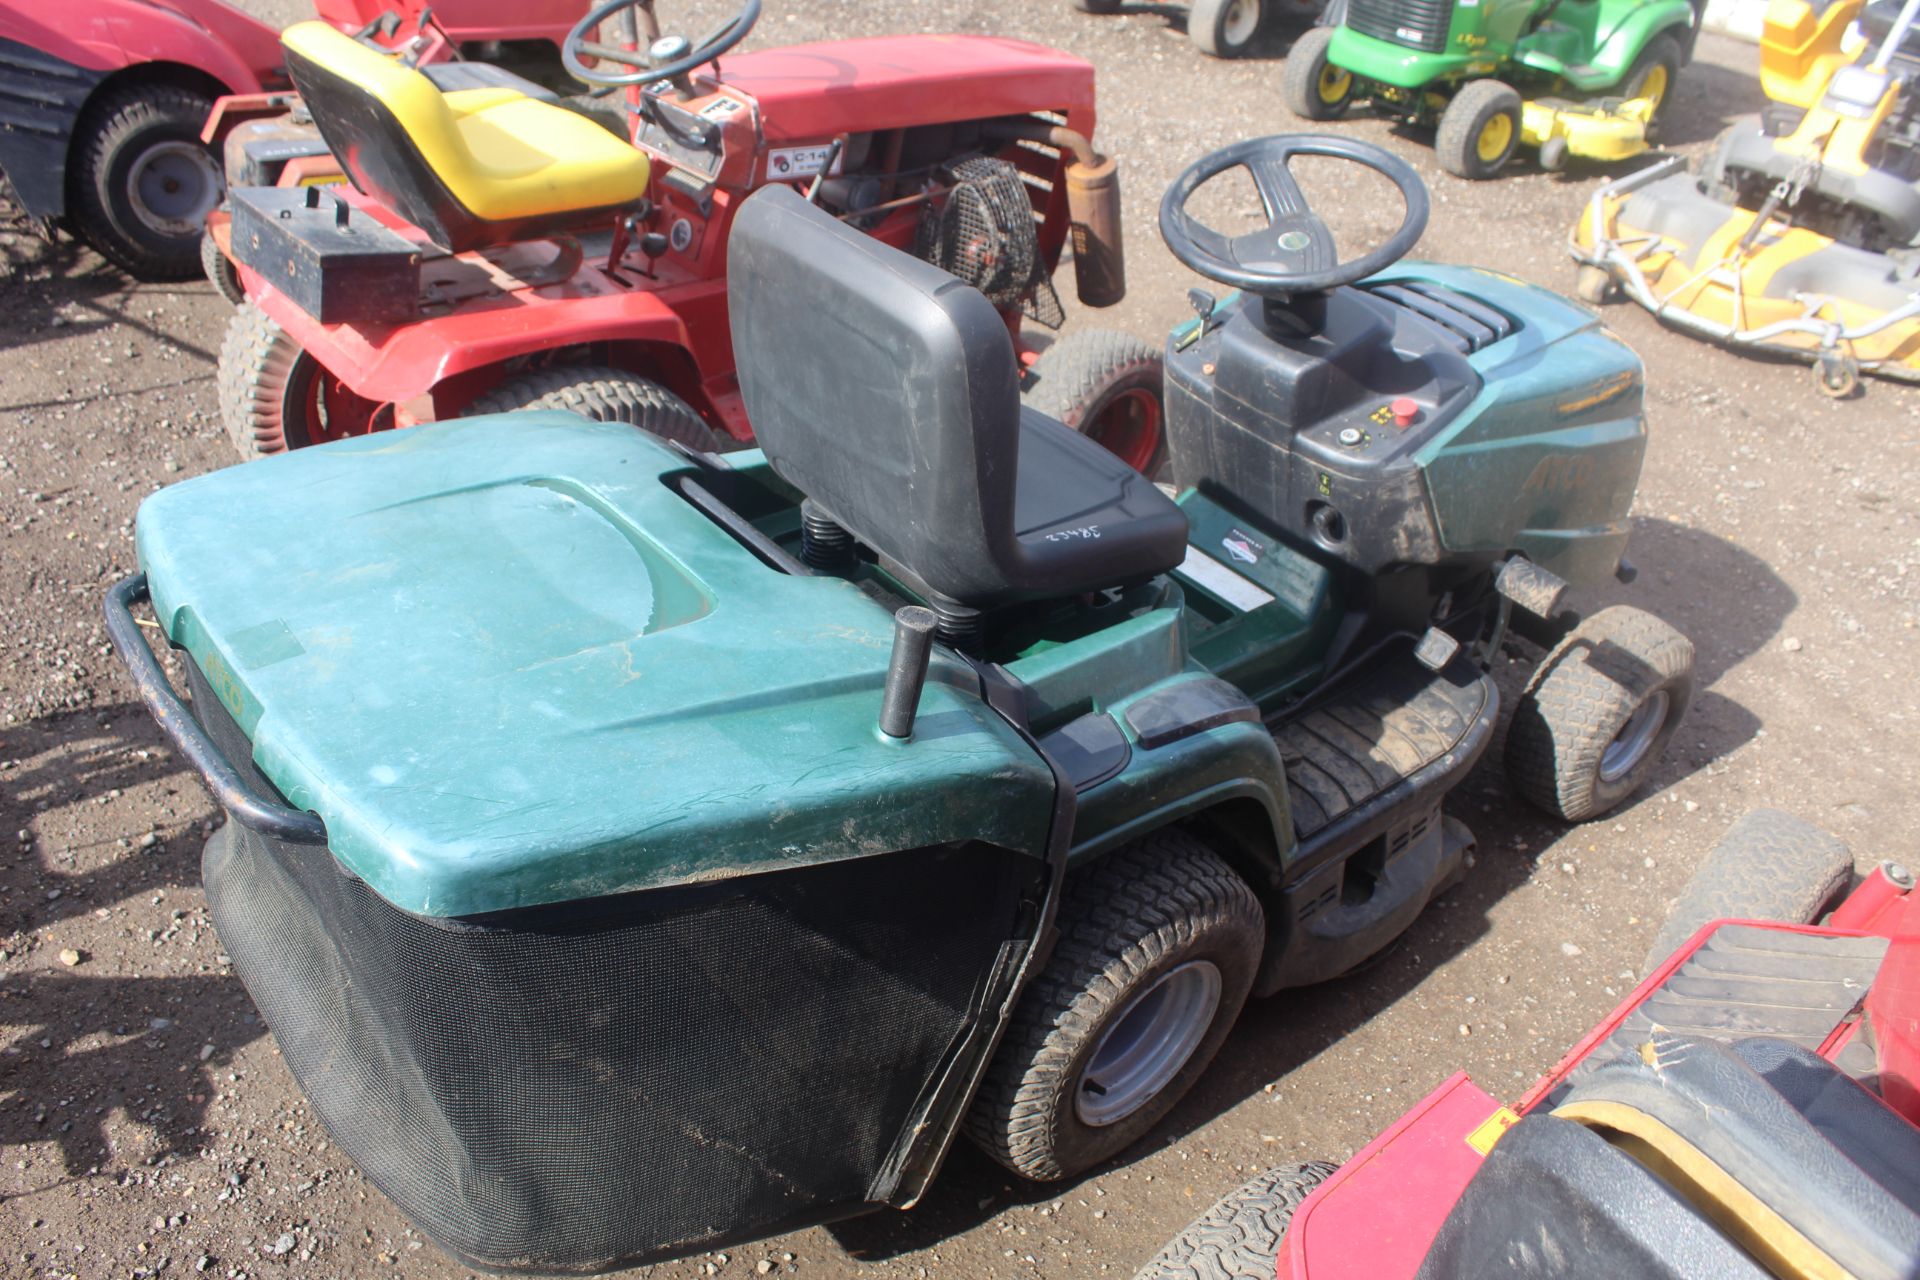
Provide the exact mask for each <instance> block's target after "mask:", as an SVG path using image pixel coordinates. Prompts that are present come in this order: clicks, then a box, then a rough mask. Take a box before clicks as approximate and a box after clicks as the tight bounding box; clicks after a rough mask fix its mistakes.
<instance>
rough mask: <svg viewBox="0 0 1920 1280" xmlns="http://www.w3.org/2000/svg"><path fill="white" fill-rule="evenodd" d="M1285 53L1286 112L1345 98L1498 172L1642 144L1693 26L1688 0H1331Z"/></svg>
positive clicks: (1457, 161) (1633, 149)
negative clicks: (1524, 149) (1522, 152)
mask: <svg viewBox="0 0 1920 1280" xmlns="http://www.w3.org/2000/svg"><path fill="white" fill-rule="evenodd" d="M1322 21H1323V25H1321V26H1318V27H1315V28H1314V29H1313V30H1311V31H1309V32H1307V33H1306V34H1305V35H1303V36H1302V37H1300V39H1299V41H1298V42H1297V43H1296V44H1295V45H1294V47H1293V51H1292V52H1291V53H1290V54H1289V55H1288V57H1287V67H1286V74H1285V78H1284V80H1283V82H1282V92H1283V95H1284V96H1285V98H1286V101H1287V106H1288V108H1289V109H1291V110H1292V111H1293V113H1294V114H1295V115H1298V116H1300V117H1302V118H1303V119H1307V120H1323V121H1324V120H1334V119H1338V118H1339V117H1340V116H1342V115H1344V114H1345V113H1346V111H1347V109H1348V108H1349V107H1350V106H1352V105H1353V103H1355V102H1357V101H1360V100H1363V99H1364V100H1368V101H1371V102H1372V104H1373V106H1374V109H1375V110H1376V111H1380V112H1382V113H1384V114H1386V115H1388V116H1391V117H1393V118H1395V119H1398V120H1401V121H1403V122H1405V123H1407V124H1410V125H1413V126H1415V127H1417V128H1422V129H1433V130H1434V131H1435V133H1434V142H1433V146H1434V153H1435V156H1436V158H1437V159H1438V160H1439V161H1440V167H1441V168H1443V169H1445V170H1446V171H1447V172H1448V173H1451V174H1453V175H1454V176H1456V177H1460V178H1472V179H1482V178H1491V177H1493V176H1494V175H1496V174H1498V173H1499V172H1500V171H1501V170H1502V169H1503V168H1505V167H1506V164H1507V162H1508V161H1509V160H1511V159H1512V158H1513V155H1514V152H1515V151H1517V150H1518V149H1519V147H1520V146H1521V145H1522V144H1523V143H1524V144H1525V145H1526V146H1528V147H1531V148H1534V149H1536V150H1537V151H1538V153H1539V157H1540V164H1541V167H1542V168H1545V169H1552V170H1557V169H1560V168H1562V167H1563V166H1564V165H1565V164H1566V163H1567V158H1568V157H1569V156H1584V157H1587V158H1590V159H1596V160H1621V159H1625V158H1626V157H1628V156H1632V155H1637V154H1639V153H1640V152H1642V151H1645V150H1646V149H1647V146H1648V144H1649V142H1650V141H1651V140H1652V139H1653V137H1654V134H1655V131H1656V130H1657V128H1658V126H1659V124H1660V118H1661V113H1662V111H1663V109H1664V108H1665V107H1666V105H1667V103H1668V101H1669V100H1670V99H1671V98H1672V95H1673V89H1674V84H1675V81H1676V79H1677V78H1678V76H1679V74H1680V68H1681V67H1682V66H1684V65H1685V64H1686V63H1687V62H1689V61H1691V60H1692V58H1693V43H1694V38H1695V36H1696V35H1697V34H1698V31H1699V25H1700V24H1699V10H1698V8H1697V6H1696V3H1695V0H1334V3H1333V4H1332V5H1330V6H1329V7H1328V10H1327V13H1326V16H1325V18H1324V19H1323V20H1322Z"/></svg>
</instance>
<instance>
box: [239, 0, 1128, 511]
mask: <svg viewBox="0 0 1920 1280" xmlns="http://www.w3.org/2000/svg"><path fill="white" fill-rule="evenodd" d="M759 10H760V5H759V0H747V2H746V3H745V5H744V6H743V8H742V9H741V10H740V12H739V13H738V14H737V15H736V16H735V17H734V18H733V19H732V20H730V21H729V22H728V23H726V24H724V25H723V26H721V27H720V28H719V29H717V30H716V31H714V32H713V33H711V34H710V35H708V36H706V37H705V38H703V39H702V40H701V41H700V42H699V43H698V44H694V43H691V42H689V41H687V40H685V39H684V38H681V37H678V36H665V37H661V36H659V35H658V27H657V24H656V22H655V19H654V15H653V6H652V3H651V0H608V2H607V3H603V4H600V5H598V6H597V7H595V8H594V9H592V10H591V11H590V12H588V13H587V14H586V16H585V17H584V18H582V19H581V21H580V22H579V23H578V24H577V25H576V26H575V27H574V29H573V30H572V31H571V32H570V33H569V34H568V36H567V39H566V42H565V44H564V48H563V56H564V59H565V62H566V65H567V68H568V70H569V71H571V72H572V73H573V74H574V75H575V76H576V77H578V78H579V79H581V80H583V81H585V82H587V83H590V84H593V85H597V86H599V87H601V88H603V89H607V90H618V91H620V93H619V95H618V96H609V97H607V98H605V99H603V100H602V103H603V106H610V107H612V108H615V109H616V112H617V113H618V114H619V118H620V120H621V122H622V123H623V124H624V125H625V126H626V129H627V131H626V132H624V133H622V134H621V135H619V136H616V135H615V134H613V133H610V132H608V131H607V129H605V128H603V127H602V123H601V122H600V121H599V117H601V116H603V115H604V110H602V111H597V112H589V111H588V109H587V108H584V107H583V106H582V104H581V103H580V102H579V101H578V100H573V101H566V102H563V101H560V100H558V99H556V98H554V97H553V96H552V95H550V94H545V93H543V92H542V91H541V90H540V89H539V88H538V87H537V86H534V85H530V84H528V83H526V82H524V81H520V80H518V79H517V78H515V77H513V76H512V75H510V74H508V73H506V72H503V71H500V70H498V69H496V68H491V67H487V66H484V65H480V64H475V63H461V64H454V65H450V66H440V67H432V68H424V69H415V68H410V67H407V66H404V65H402V64H401V63H400V62H397V61H396V60H394V59H392V58H388V57H384V56H382V55H381V54H380V53H379V52H378V51H375V50H373V49H370V48H368V47H366V46H365V45H363V44H357V43H355V42H353V41H351V40H348V39H346V38H344V37H342V36H340V35H339V34H338V33H337V32H334V31H331V30H329V29H327V28H325V27H322V26H320V25H318V24H302V25H299V26H296V27H293V28H290V29H289V30H288V31H287V33H286V34H285V37H284V43H285V46H286V57H287V67H288V71H289V73H290V74H291V75H292V77H293V80H294V83H295V85H296V87H297V88H298V89H299V91H300V95H301V100H302V103H303V105H304V109H305V111H306V112H307V113H309V114H310V115H311V117H312V120H313V123H314V124H315V125H316V126H317V127H318V130H319V132H320V134H321V135H323V136H324V138H325V141H326V143H327V146H328V147H329V148H330V150H331V152H332V154H333V157H334V158H335V159H336V160H337V161H338V163H339V164H340V166H341V167H342V168H343V169H344V171H345V173H346V176H347V177H348V179H349V181H350V184H351V185H350V187H349V186H341V187H334V188H328V189H326V190H314V189H302V188H300V187H299V186H297V185H296V184H295V182H294V181H292V180H289V179H287V178H285V177H284V176H283V178H282V179H281V185H279V186H277V187H264V188H239V187H236V189H235V192H234V195H233V200H232V216H231V221H230V223H229V222H228V220H227V219H225V218H224V217H222V216H220V215H216V216H215V217H214V219H213V220H212V221H211V222H210V233H211V235H212V237H213V238H214V239H215V240H216V241H217V242H219V243H222V244H223V245H225V246H227V249H228V252H229V253H230V254H231V257H232V260H233V261H234V262H235V263H236V264H237V265H238V268H239V276H240V279H241V281H242V283H243V285H244V288H245V302H244V303H243V304H242V305H241V306H240V307H239V309H238V311H237V312H236V314H235V316H234V318H233V321H232V324H231V327H230V328H229V330H228V334H227V338H226V342H225V344H224V346H223V347H222V350H221V360H220V391H221V398H222V402H223V406H224V413H225V417H226V421H227V426H228V429H229V430H230V431H231V433H232V434H233V437H234V442H235V444H236V445H237V446H238V447H239V449H240V451H241V453H242V454H243V455H245V456H253V455H256V454H261V453H273V452H278V451H281V450H284V449H292V448H299V447H301V446H304V445H309V444H315V443H319V442H321V441H326V440H335V439H340V438H343V437H347V436H355V435H362V434H365V433H367V432H371V431H379V430H384V429H387V428H390V427H405V426H411V425H413V424H415V423H421V422H428V421H433V420H436V419H442V418H451V417H459V416H465V415H469V414H475V413H493V412H501V411H507V410H516V409H536V408H561V409H571V410H574V411H576V412H578V413H581V414H584V415H586V416H587V417H589V418H594V419H597V420H603V421H607V420H618V421H624V422H629V423H633V424H634V425H637V426H640V427H642V428H644V429H647V430H649V431H652V432H654V433H655V434H657V435H660V436H663V437H665V438H667V439H670V440H677V441H679V442H681V443H683V444H686V445H689V446H692V447H694V448H698V449H702V450H713V449H719V448H726V447H731V446H734V445H737V444H740V443H745V442H747V441H750V440H751V439H752V438H753V432H752V428H751V427H750V426H749V424H748V422H747V419H746V414H745V412H744V410H743V409H742V406H741V398H740V392H739V385H738V382H737V379H736V378H735V375H734V363H733V351H732V344H731V340H730V338H729V334H728V319H727V281H726V266H725V264H726V247H727V233H728V227H729V225H730V222H731V220H732V217H733V215H734V212H735V210H736V209H737V208H738V207H739V204H740V202H741V201H742V200H743V199H744V198H745V197H746V195H747V194H748V193H750V192H751V191H753V190H755V189H756V188H758V187H761V186H765V185H767V184H770V183H782V184H788V185H791V186H793V187H794V188H795V189H797V190H800V191H802V192H803V193H804V194H805V195H806V196H807V198H808V199H809V200H810V201H812V202H814V203H815V204H818V205H819V206H821V207H822V208H824V209H826V210H828V211H829V212H831V213H833V214H834V215H835V216H837V217H839V218H840V219H842V220H843V221H845V222H847V223H849V224H850V225H853V226H856V227H858V228H860V229H862V230H864V231H866V232H868V233H869V234H871V235H873V236H874V237H876V238H878V239H880V240H883V241H885V242H887V243H890V244H892V245H895V246H897V247H900V248H906V249H910V250H911V251H913V252H914V253H915V254H917V255H918V256H920V257H921V258H923V259H925V260H927V261H930V262H933V263H935V264H936V265H938V266H940V267H942V268H944V269H945V270H947V271H949V272H951V273H953V274H954V275H956V276H958V277H960V278H961V279H963V280H965V281H967V282H968V283H969V284H972V285H974V286H976V287H977V288H979V289H980V290H981V292H983V293H984V294H986V295H987V297H988V298H989V299H990V300H991V301H992V302H993V303H994V305H995V306H996V307H997V308H998V309H999V310H1000V312H1001V314H1002V316H1004V317H1005V319H1006V322H1007V325H1008V327H1009V329H1010V330H1012V331H1013V332H1014V334H1015V336H1016V338H1017V336H1018V334H1019V328H1020V323H1021V321H1022V319H1023V318H1030V319H1033V320H1035V321H1037V322H1039V323H1041V324H1044V325H1047V326H1049V327H1058V326H1059V324H1060V323H1061V321H1062V319H1063V315H1062V312H1061V309H1060V304H1059V299H1058V297H1057V296H1056V295H1055V294H1054V292H1053V287H1052V284H1051V276H1052V272H1053V269H1054V267H1055V266H1056V265H1057V264H1058V261H1059V258H1060V254H1061V250H1062V248H1063V247H1064V246H1065V244H1066V243H1067V240H1068V238H1069V235H1071V237H1072V239H1073V242H1074V266H1075V274H1076V278H1077V284H1078V292H1079V296H1080V299H1081V300H1082V301H1083V302H1085V303H1087V304H1089V305H1093V306H1106V305H1110V304H1112V303H1114V302H1117V301H1119V299H1120V298H1121V297H1122V296H1123V294H1124V292H1125V279H1124V270H1123V266H1122V261H1121V256H1120V225H1119V208H1120V206H1119V186H1118V182H1117V176H1116V169H1115V167H1114V164H1113V162H1112V161H1111V160H1107V159H1105V158H1102V157H1100V156H1098V155H1096V154H1095V152H1094V150H1093V148H1092V145H1091V143H1090V142H1089V141H1088V139H1089V138H1090V136H1091V135H1092V133H1093V127H1094V72H1093V68H1092V66H1090V65H1089V64H1088V63H1086V62H1084V61H1082V60H1081V59H1078V58H1074V57H1071V56H1069V55H1067V54H1064V53H1059V52H1057V51H1054V50H1051V49H1045V48H1042V47H1040V46H1037V45H1032V44H1027V43H1024V42H1021V41H1015V40H1004V39H992V38H983V37H971V36H902V37H874V38H867V39H857V40H848V41H838V42H833V43H827V44H815V45H802V46H798V47H794V48H786V49H774V50H767V51H759V52H754V53H747V54H741V55H738V56H729V57H727V58H726V61H725V66H724V69H723V68H722V66H721V64H720V62H719V59H720V58H721V57H722V55H725V54H728V53H729V51H730V50H732V49H733V48H734V46H736V45H737V44H739V43H740V41H741V40H742V39H744V38H745V36H746V35H747V33H748V31H749V30H750V29H751V28H752V27H753V24H754V21H755V19H756V18H757V17H758V15H759ZM628 23H631V24H632V25H631V29H630V31H629V33H628V35H627V36H625V37H612V41H613V42H612V43H602V42H601V40H600V39H599V38H597V37H596V36H595V35H594V34H593V33H596V32H604V31H607V30H609V29H615V28H618V27H620V26H622V25H625V24H628ZM603 24H604V25H603ZM640 45H644V46H645V50H644V52H638V51H636V47H637V46H640ZM589 64H591V65H589ZM590 116H591V117H592V118H590ZM1017 345H1019V347H1020V353H1021V359H1022V362H1023V364H1026V365H1029V366H1030V368H1029V370H1028V378H1029V382H1030V397H1029V402H1030V403H1032V404H1034V405H1035V407H1037V408H1040V409H1042V410H1043V411H1045V412H1047V413H1049V414H1052V415H1053V416H1056V417H1059V418H1061V419H1062V420H1064V421H1066V422H1067V423H1068V424H1069V425H1071V426H1074V427H1076V428H1078V429H1080V430H1082V431H1083V432H1085V433H1086V434H1088V435H1089V436H1092V437H1093V438H1095V439H1098V440H1100V441H1101V443H1103V444H1105V445H1106V446H1107V447H1108V448H1110V449H1111V450H1112V451H1113V452H1114V453H1116V454H1117V455H1119V456H1120V457H1122V458H1124V459H1125V460H1126V461H1127V462H1128V463H1130V464H1132V465H1133V466H1135V467H1137V468H1139V469H1140V470H1142V471H1146V472H1149V473H1151V472H1152V471H1153V470H1154V469H1156V468H1157V467H1158V466H1159V464H1160V462H1161V460H1162V459H1163V458H1164V456H1165V443H1164V439H1163V433H1162V431H1161V413H1160V400H1159V388H1160V381H1161V357H1160V354H1159V352H1158V351H1157V350H1155V349H1154V348H1153V347H1150V346H1148V345H1147V344H1146V343H1143V342H1140V341H1138V340H1135V339H1131V338H1126V337H1123V336H1121V335H1117V334H1111V333H1101V332H1095V331H1082V332H1078V333H1075V334H1072V335H1069V336H1067V337H1065V338H1064V339H1062V340H1061V341H1059V342H1057V343H1055V344H1054V345H1053V346H1052V347H1051V348H1050V349H1049V350H1048V351H1047V352H1046V353H1045V354H1044V355H1043V356H1040V357H1039V358H1037V359H1036V358H1035V357H1034V355H1033V353H1032V352H1031V351H1030V350H1029V349H1027V348H1025V347H1024V345H1023V344H1017Z"/></svg>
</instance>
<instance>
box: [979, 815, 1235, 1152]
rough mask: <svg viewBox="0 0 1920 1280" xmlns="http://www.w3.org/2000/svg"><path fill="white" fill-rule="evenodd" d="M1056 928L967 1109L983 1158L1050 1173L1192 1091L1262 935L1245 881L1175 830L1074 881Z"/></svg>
mask: <svg viewBox="0 0 1920 1280" xmlns="http://www.w3.org/2000/svg"><path fill="white" fill-rule="evenodd" d="M1057 924H1058V927H1059V930H1060V940H1059V942H1058V943H1057V944H1056V945H1055V947H1054V949H1053V954H1052V956H1050V957H1049V958H1048V960H1047V964H1046V967H1045V968H1044V969H1043V970H1041V972H1040V973H1039V974H1038V975H1037V976H1036V977H1035V978H1034V979H1033V981H1032V983H1031V984H1030V985H1029V986H1028V988H1027V990H1026V991H1025V993H1024V994H1022V996H1021V997H1020V1004H1019V1007H1018V1008H1017V1009H1016V1010H1015V1011H1014V1015H1013V1019H1012V1021H1011V1023H1010V1025H1009V1026H1008V1028H1007V1034H1006V1038H1005V1039H1004V1040H1003V1041H1002V1042H1001V1045H1000V1050H999V1052H998V1053H997V1054H996V1055H995V1056H994V1060H993V1062H992V1064H991V1065H990V1066H989V1067H988V1068H987V1075H986V1079H985V1080H984V1081H983V1082H982V1083H981V1085H980V1091H979V1093H978V1094H977V1095H975V1097H974V1101H973V1109H972V1111H971V1112H970V1113H969V1114H968V1117H967V1132H968V1134H969V1136H971V1137H972V1138H973V1139H974V1141H976V1142H978V1143H979V1144H980V1145H981V1146H982V1147H983V1148H985V1149H986V1151H987V1154H989V1155H991V1156H992V1157H993V1158H994V1159H996V1160H998V1161H999V1162H1000V1163H1001V1164H1004V1165H1005V1166H1007V1168H1009V1169H1011V1170H1013V1171H1014V1172H1015V1173H1017V1174H1020V1175H1021V1176H1022V1177H1027V1178H1032V1179H1034V1180H1036V1181H1041V1182H1045V1181H1051V1180H1053V1179H1056V1178H1065V1177H1070V1176H1072V1175H1073V1174H1076V1173H1079V1172H1081V1171H1082V1170H1085V1169H1089V1168H1091V1167H1092V1166H1094V1165H1096V1164H1099V1163H1100V1162H1101V1161H1103V1160H1106V1159H1108V1158H1110V1157H1112V1156H1114V1155H1117V1154H1119V1153H1120V1152H1121V1151H1123V1150H1125V1149H1126V1148H1127V1147H1128V1146H1130V1145H1132V1143H1133V1142H1134V1141H1135V1140H1136V1139H1138V1138H1139V1137H1140V1136H1141V1135H1142V1134H1144V1133H1146V1132H1147V1131H1148V1130H1149V1129H1151V1128H1152V1127H1153V1126H1154V1125H1156V1124H1158V1123H1159V1122H1160V1120H1161V1119H1162V1118H1163V1117H1165V1115H1166V1114H1167V1112H1168V1111H1170V1110H1172V1109H1173V1106H1174V1104H1175V1103H1177V1102H1178V1101H1179V1100H1180V1099H1181V1098H1182V1097H1184V1096H1185V1095H1186V1093H1187V1091H1188V1090H1189V1089H1191V1088H1192V1087H1193V1084H1194V1081H1196V1080H1197V1079H1199V1077H1200V1073H1201V1072H1203V1071H1205V1070H1206V1068H1207V1064H1208V1063H1209V1062H1211V1061H1213V1056H1214V1054H1215V1053H1217V1052H1218V1051H1219V1048H1220V1044H1221V1041H1223V1040H1225V1039H1226V1037H1227V1032H1228V1031H1229V1030H1231V1029H1232V1027H1233V1022H1234V1019H1235V1018H1237V1017H1238V1016H1239V1014H1240V1008H1241V1006H1242V1005H1244V1004H1245V1003H1246V999H1247V992H1248V990H1249V989H1250V988H1251V987H1252V985H1253V978H1254V972H1255V970H1257V969H1258V968H1259V964H1260V952H1261V947H1262V946H1263V945H1264V943H1265V939H1266V923H1265V916H1264V913H1263V912H1262V911H1261V909H1260V902H1259V900H1258V899H1257V898H1255V897H1254V896H1253V891H1252V890H1251V889H1249V888H1248V887H1247V885H1246V882H1245V881H1243V880H1241V879H1240V877H1239V876H1238V875H1236V874H1234V871H1233V868H1231V867H1229V866H1228V865H1227V864H1226V863H1225V862H1224V861H1223V860H1222V859H1221V858H1220V857H1219V856H1218V855H1217V854H1215V853H1214V852H1213V851H1212V850H1210V849H1208V848H1207V847H1206V846H1205V845H1204V844H1202V843H1200V842H1199V841H1198V840H1196V839H1195V838H1194V837H1192V836H1191V835H1188V834H1186V833H1184V832H1180V831H1171V830H1169V831H1161V832H1158V833H1156V834H1154V835H1151V836H1148V837H1147V838H1146V839H1144V840H1141V841H1138V842H1136V843H1134V844H1130V845H1127V846H1125V847H1123V848H1120V849H1116V850H1115V851H1113V852H1112V853H1109V854H1107V855H1106V856H1105V857H1103V858H1101V859H1100V860H1099V861H1097V862H1096V863H1094V864H1093V865H1092V866H1090V867H1086V868H1084V869H1082V870H1079V871H1076V872H1075V873H1073V874H1072V875H1071V876H1069V877H1068V879H1067V884H1066V888H1065V890H1064V894H1063V897H1062V900H1061V903H1060V911H1059V915H1058V917H1057Z"/></svg>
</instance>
